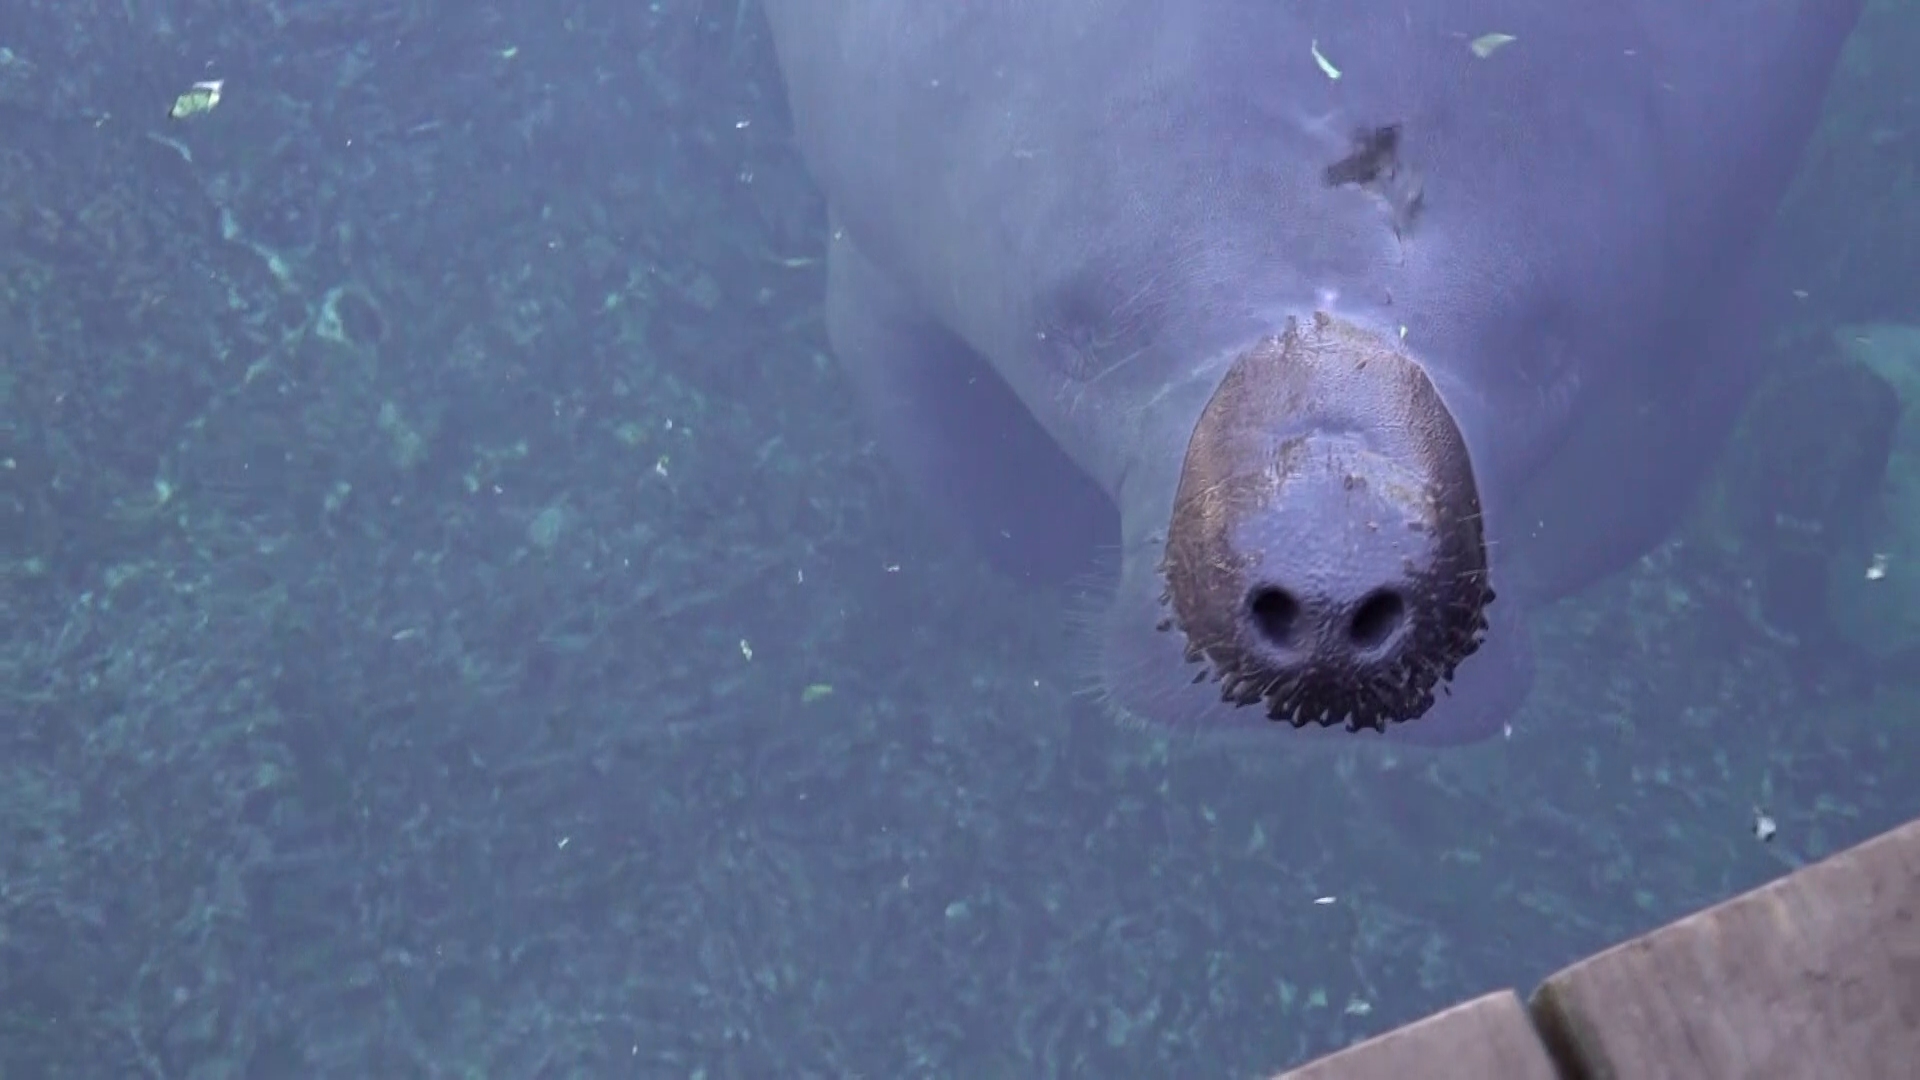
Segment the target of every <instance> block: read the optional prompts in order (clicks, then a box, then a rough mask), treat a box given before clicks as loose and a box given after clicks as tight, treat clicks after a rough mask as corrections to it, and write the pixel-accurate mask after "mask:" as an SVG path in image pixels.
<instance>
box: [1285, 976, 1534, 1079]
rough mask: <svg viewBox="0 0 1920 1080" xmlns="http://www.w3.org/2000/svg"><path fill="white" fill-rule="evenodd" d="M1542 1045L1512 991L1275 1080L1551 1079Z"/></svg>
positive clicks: (1481, 999) (1477, 1000) (1380, 1037)
mask: <svg viewBox="0 0 1920 1080" xmlns="http://www.w3.org/2000/svg"><path fill="white" fill-rule="evenodd" d="M1558 1076H1559V1074H1558V1073H1556V1072H1554V1069H1553V1062H1552V1061H1551V1060H1550V1059H1548V1057H1547V1051H1546V1047H1545V1046H1543V1045H1541V1042H1540V1036H1539V1035H1538V1034H1537V1033H1536V1032H1535V1031H1534V1030H1533V1024H1532V1023H1531V1022H1529V1021H1528V1019H1527V1010H1526V1007H1525V1006H1523V1005H1521V1004H1520V999H1519V998H1518V997H1516V996H1515V995H1514V993H1513V991H1511V990H1502V991H1499V992H1498V993H1493V994H1488V995H1486V996H1485V997H1479V998H1475V999H1473V1000H1472V1001H1468V1002H1465V1003H1464V1004H1460V1005H1455V1006H1454V1007H1453V1008H1451V1009H1448V1010H1446V1011H1445V1012H1440V1013H1435V1014H1434V1015H1432V1016H1429V1017H1427V1018H1426V1019H1425V1020H1420V1021H1416V1022H1414V1023H1411V1024H1408V1025H1406V1026H1405V1027H1401V1028H1395V1029H1394V1030H1392V1031H1389V1032H1387V1033H1386V1034H1384V1035H1378V1036H1375V1037H1374V1038H1371V1039H1368V1040H1367V1041H1366V1042H1363V1043H1357V1044H1355V1045H1353V1046H1350V1047H1348V1048H1346V1049H1345V1050H1342V1051H1340V1052H1339V1053H1337V1054H1331V1055H1328V1056H1327V1057H1324V1058H1321V1059H1320V1060H1319V1061H1316V1062H1314V1063H1312V1064H1310V1065H1306V1066H1303V1067H1301V1068H1299V1069H1295V1070H1294V1071H1292V1072H1289V1073H1282V1074H1281V1075H1280V1078H1278V1080H1414V1078H1419V1080H1557V1078H1558Z"/></svg>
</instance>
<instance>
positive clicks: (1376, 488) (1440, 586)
mask: <svg viewBox="0 0 1920 1080" xmlns="http://www.w3.org/2000/svg"><path fill="white" fill-rule="evenodd" d="M1161 571H1162V573H1163V574H1164V576H1165V580H1166V593H1165V596H1164V601H1165V603H1166V605H1167V607H1168V609H1169V610H1168V617H1167V618H1166V619H1165V620H1164V621H1163V622H1162V624H1161V628H1162V629H1167V630H1172V629H1178V630H1179V631H1181V632H1182V633H1183V634H1185V636H1186V656H1187V659H1188V660H1190V661H1193V662H1196V663H1201V664H1204V665H1205V666H1206V667H1205V670H1203V671H1202V672H1200V673H1199V674H1198V675H1197V676H1196V678H1195V681H1201V680H1204V679H1207V678H1212V679H1214V680H1215V681H1216V682H1217V683H1218V685H1219V687H1220V696H1221V698H1222V700H1224V701H1227V702H1230V703H1232V704H1236V705H1242V706H1256V705H1257V706H1262V707H1264V709H1265V711H1266V715H1267V716H1268V717H1269V718H1270V719H1273V720H1283V721H1286V722H1288V723H1291V724H1292V725H1293V726H1295V727H1303V726H1306V725H1308V724H1318V725H1320V726H1323V727H1331V726H1334V725H1340V724H1344V725H1345V726H1346V727H1347V728H1348V729H1349V730H1359V729H1362V728H1374V729H1377V730H1382V731H1384V730H1385V729H1386V727H1387V725H1388V724H1391V723H1397V722H1401V721H1406V720H1412V719H1414V718H1416V717H1418V716H1420V715H1421V714H1423V713H1425V712H1426V711H1427V710H1428V709H1429V708H1431V707H1432V705H1433V702H1434V695H1435V692H1436V690H1438V689H1439V688H1440V687H1441V686H1442V685H1443V684H1444V683H1445V682H1446V681H1447V680H1450V679H1451V678H1452V677H1453V673H1454V669H1455V667H1456V666H1457V665H1458V664H1459V663H1460V662H1461V661H1462V660H1464V659H1466V658H1467V657H1468V656H1469V655H1471V654H1472V653H1473V652H1474V650H1475V649H1477V648H1478V647H1479V643H1480V641H1481V639H1482V638H1483V636H1484V635H1485V633H1486V629H1487V619H1486V607H1487V605H1488V604H1489V603H1491V602H1492V600H1493V590H1492V589H1491V587H1490V585H1489V581H1488V571H1487V553H1486V543H1485V539H1484V537H1483V534H1482V520H1481V512H1480V497H1479V494H1478V491H1477V489H1476V487H1475V484H1474V474H1473V464H1472V461H1471V459H1470V458H1469V456H1468V453H1467V445H1466V441H1465V440H1464V439H1463V438H1462V437H1461V434H1460V429H1459V427H1458V425H1457V424H1456V423H1455V422H1454V418H1453V415H1452V414H1451V413H1450V412H1449V411H1448V410H1447V407H1446V404H1445V403H1444V402H1443V401H1442V400H1441V398H1440V395H1439V393H1438V391H1436V390H1435V389H1434V386H1433V383H1432V381H1431V380H1430V379H1429V378H1428V376H1427V373H1426V371H1425V370H1424V369H1423V368H1422V367H1421V366H1420V365H1419V364H1418V363H1416V362H1415V361H1414V359H1413V358H1412V357H1411V356H1409V355H1408V354H1407V353H1406V352H1405V351H1403V349H1402V346H1401V343H1400V342H1399V341H1397V340H1394V339H1390V338H1388V337H1385V336H1383V335H1381V334H1378V333H1375V332H1373V331H1370V330H1367V329H1364V328H1361V327H1358V326H1355V325H1353V324H1351V323H1348V322H1345V321H1343V320H1341V319H1338V318H1335V317H1333V316H1330V315H1327V314H1325V313H1316V314H1315V316H1314V318H1313V321H1312V325H1310V326H1303V325H1301V324H1300V323H1299V322H1297V321H1290V322H1289V324H1288V326H1287V329H1286V331H1285V332H1284V333H1283V334H1281V335H1280V336H1278V337H1269V338H1265V339H1262V340H1260V341H1258V342H1256V343H1255V344H1254V345H1253V346H1252V347H1251V348H1249V349H1247V350H1246V351H1244V352H1242V353H1241V354H1240V355H1239V356H1237V357H1236V358H1235V359H1234V361H1233V364H1232V366H1231V368H1230V369H1229V370H1228V372H1227V373H1226V376H1225V377H1224V378H1223V379H1222V380H1221V382H1220V385H1219V387H1218V388H1217V389H1216V390H1215V391H1214V394H1213V396H1212V398H1211V399H1209V401H1208V403H1207V406H1206V408H1205V409H1204V410H1203V411H1202V412H1201V415H1200V419H1199V421H1198V422H1197V423H1196V424H1195V425H1194V430H1193V435H1192V437H1191V439H1190V441H1189V442H1188V445H1187V455H1186V459H1185V461H1184V463H1183V465H1182V468H1181V474H1180V483H1179V487H1178V490H1177V492H1176V494H1175V496H1174V504H1173V517H1172V520H1171V522H1170V523H1169V526H1168V532H1167V545H1166V557H1165V561H1164V563H1163V564H1162V567H1161Z"/></svg>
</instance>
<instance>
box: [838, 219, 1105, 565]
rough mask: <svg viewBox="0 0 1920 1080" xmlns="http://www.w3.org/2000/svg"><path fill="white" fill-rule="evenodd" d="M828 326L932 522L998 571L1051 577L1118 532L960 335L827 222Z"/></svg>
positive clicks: (1097, 497)
mask: <svg viewBox="0 0 1920 1080" xmlns="http://www.w3.org/2000/svg"><path fill="white" fill-rule="evenodd" d="M826 314H827V334H828V337H829V338H830V339H831V341H832V344H833V350H834V353H835V355H836V357H837V358H838V360H839V362H840V364H841V366H842V367H843V368H844V369H845V370H846V372H847V376H848V379H849V380H850V381H851V382H852V384H853V386H854V388H855V390H856V392H857V393H858V394H859V395H860V397H861V398H862V403H863V404H864V405H865V407H866V410H867V412H868V414H869V416H870V417H871V421H872V423H873V425H874V427H875V429H876V430H877V431H878V432H879V436H880V443H881V447H882V449H883V452H884V453H885V454H886V455H887V457H888V458H889V459H890V461H891V462H892V463H893V465H894V467H895V468H896V469H898V470H899V471H900V472H901V473H902V475H904V476H905V477H906V479H907V480H908V482H909V483H911V484H912V485H913V486H914V487H915V488H917V489H918V491H919V492H920V494H921V496H922V497H923V500H924V501H925V502H926V503H927V504H928V506H929V507H930V509H931V510H932V512H933V514H934V516H935V518H936V520H938V521H940V522H941V523H942V524H943V525H945V526H947V527H949V528H951V529H953V530H954V531H956V532H958V533H960V534H961V535H964V536H966V537H967V538H968V540H969V541H970V542H971V543H972V544H973V545H974V547H975V548H977V549H978V550H979V552H980V554H982V555H983V556H984V557H986V558H987V559H988V561H990V562H991V563H993V564H994V565H995V566H996V567H998V568H999V569H1000V570H1002V571H1003V572H1005V573H1008V574H1010V575H1012V576H1014V577H1016V578H1019V579H1023V580H1027V581H1031V582H1035V583H1049V584H1060V583H1065V582H1066V581H1068V580H1070V579H1072V578H1074V577H1076V576H1078V575H1080V574H1083V573H1085V572H1086V571H1087V570H1088V569H1089V568H1090V567H1091V565H1092V563H1091V561H1090V560H1091V559H1092V557H1093V556H1094V555H1095V553H1096V552H1097V551H1098V550H1099V549H1100V548H1101V547H1102V546H1107V547H1111V546H1112V545H1113V544H1114V543H1115V542H1116V540H1117V538H1118V536H1119V516H1118V513H1117V511H1116V510H1115V509H1114V507H1113V504H1112V503H1111V501H1110V500H1108V498H1107V496H1106V494H1105V493H1104V492H1103V491H1101V490H1100V488H1099V487H1098V486H1096V485H1095V484H1094V482H1093V481H1092V479H1091V478H1089V477H1088V476H1087V475H1086V474H1085V473H1084V472H1082V471H1081V470H1080V469H1079V467H1078V466H1077V465H1075V464H1074V463H1073V461H1072V459H1070V458H1069V457H1067V455H1066V453H1065V452H1064V451H1062V450H1061V449H1060V447H1059V446H1058V444H1056V443H1055V442H1054V441H1053V439H1052V438H1051V437H1050V436H1049V435H1048V434H1047V432H1046V431H1045V430H1044V429H1043V428H1041V427H1040V425H1039V423H1038V422H1036V421H1035V420H1034V419H1033V417H1032V415H1031V414H1030V413H1029V412H1028V411H1027V409H1026V407H1025V406H1023V405H1022V404H1021V403H1020V400H1019V399H1018V398H1017V397H1015V396H1014V393H1013V391H1012V389H1011V388H1009V387H1008V386H1007V385H1006V382H1005V381H1004V380H1002V379H1001V378H1000V376H999V375H998V374H997V373H996V372H995V371H994V370H993V368H992V367H991V366H989V365H988V364H987V363H986V361H984V360H983V359H981V358H980V356H979V354H978V353H976V352H974V350H973V349H972V347H970V346H969V345H968V344H967V343H966V342H965V341H963V340H961V339H960V338H959V337H958V336H956V335H955V334H953V333H952V332H951V331H949V330H947V329H946V328H945V327H943V326H941V325H940V324H939V323H938V322H936V321H935V320H934V319H932V318H930V317H928V316H927V315H926V314H925V313H924V312H923V311H922V310H921V308H920V306H919V304H918V303H917V302H916V301H915V300H914V299H913V297H911V296H910V295H908V294H907V293H906V292H905V291H904V290H903V289H901V288H900V287H899V286H898V285H897V284H895V282H894V281H893V280H892V279H891V277H890V276H889V275H888V274H887V272H886V271H885V270H883V269H882V268H880V267H878V266H876V265H875V264H874V263H873V262H872V261H871V260H870V259H868V258H867V257H866V255H865V254H864V253H862V252H861V251H860V250H859V248H858V246H857V245H856V244H855V242H854V241H853V239H852V238H851V237H850V236H849V235H848V234H847V231H846V230H845V229H844V228H842V227H840V226H839V224H838V223H837V222H836V223H835V224H834V227H833V230H832V239H831V240H830V241H829V244H828V250H827V300H826Z"/></svg>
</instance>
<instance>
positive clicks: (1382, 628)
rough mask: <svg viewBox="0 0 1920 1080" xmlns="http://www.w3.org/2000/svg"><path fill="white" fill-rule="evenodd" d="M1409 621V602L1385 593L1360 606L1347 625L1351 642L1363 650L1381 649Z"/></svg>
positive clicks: (1392, 592) (1376, 593)
mask: <svg viewBox="0 0 1920 1080" xmlns="http://www.w3.org/2000/svg"><path fill="white" fill-rule="evenodd" d="M1406 618H1407V602H1406V600H1405V599H1404V598H1402V597H1401V595H1400V594H1399V593H1397V592H1394V591H1393V590H1391V589H1381V590H1379V591H1377V592H1375V593H1373V594H1372V595H1371V596H1368V597H1367V598H1366V599H1365V600H1362V601H1361V602H1360V607H1359V608H1358V609H1357V610H1356V611H1354V613H1353V618H1352V620H1350V621H1349V622H1348V623H1347V638H1348V640H1350V641H1352V642H1353V643H1354V644H1355V645H1357V646H1359V647H1360V648H1362V649H1377V648H1379V647H1380V646H1381V645H1383V644H1385V643H1386V640H1387V639H1388V638H1390V637H1392V636H1393V632H1394V631H1395V630H1398V629H1400V624H1401V623H1402V622H1405V621H1406Z"/></svg>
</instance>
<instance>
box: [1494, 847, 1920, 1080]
mask: <svg viewBox="0 0 1920 1080" xmlns="http://www.w3.org/2000/svg"><path fill="white" fill-rule="evenodd" d="M1532 1012H1533V1017H1534V1021H1535V1023H1536V1024H1537V1025H1538V1027H1539V1029H1540V1031H1541V1032H1542V1033H1543V1035H1544V1036H1545V1037H1546V1039H1547V1042H1548V1044H1549V1045H1550V1046H1552V1047H1553V1049H1554V1052H1555V1056H1556V1058H1557V1059H1558V1060H1559V1061H1560V1063H1561V1065H1562V1066H1563V1067H1564V1068H1566V1069H1567V1070H1568V1071H1569V1073H1576V1072H1577V1075H1579V1076H1581V1077H1583V1078H1585V1080H1667V1078H1673V1080H1682V1078H1684V1080H1801V1078H1806V1080H1913V1078H1915V1077H1920V821H1916V822H1912V823H1910V824H1908V825H1906V826H1904V827H1902V828H1899V829H1895V830H1894V831H1893V832H1890V833H1886V834H1884V835H1882V836H1880V837H1878V838H1876V839H1873V840H1869V841H1868V842H1866V843H1865V844H1862V845H1860V846H1859V847H1855V848H1851V849H1849V850H1847V851H1843V852H1841V853H1839V854H1838V855H1835V856H1833V857H1832V858H1829V859H1826V860H1825V861H1823V862H1820V863H1817V864H1815V865H1813V866H1809V867H1805V868H1803V869H1801V870H1800V871H1798V872H1797V873H1794V874H1793V875H1791V876H1789V877H1786V878H1783V879H1781V880H1779V881H1776V882H1773V883H1772V884H1770V885H1766V886H1764V887H1762V888H1759V889H1755V890H1754V891H1752V892H1749V893H1746V894H1744V895H1742V896H1739V897H1736V898H1734V899H1732V900H1729V901H1727V902H1726V903H1723V904H1720V905H1718V906H1716V907H1712V908H1708V909H1707V910H1705V911H1703V912H1700V913H1699V914H1697V915H1693V916H1690V917H1688V918H1686V919H1682V920H1681V921H1679V922H1677V923H1674V924H1672V925H1670V926H1666V927H1663V928H1662V929H1659V930H1656V931H1654V932H1652V933H1650V934H1647V935H1645V936H1643V937H1640V938H1637V939H1635V940H1633V941H1630V942H1627V943H1626V944H1624V945H1620V946H1617V947H1615V948H1613V949H1609V950H1607V951H1606V952H1603V953H1600V954H1599V955H1597V956H1594V957H1590V958H1589V959H1587V960H1584V961H1581V962H1580V963H1578V964H1575V965H1573V966H1572V967H1570V968H1567V969H1566V970H1564V971H1562V972H1560V973H1559V974H1557V975H1555V976H1553V977H1552V978H1551V979H1548V980H1547V982H1546V983H1545V984H1544V985H1542V986H1541V987H1540V989H1539V990H1538V991H1537V992H1536V993H1535V994H1534V996H1533V1002H1532Z"/></svg>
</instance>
